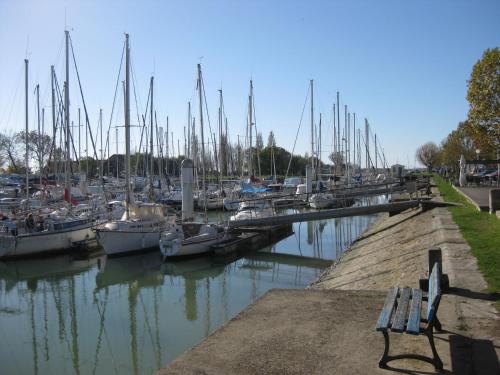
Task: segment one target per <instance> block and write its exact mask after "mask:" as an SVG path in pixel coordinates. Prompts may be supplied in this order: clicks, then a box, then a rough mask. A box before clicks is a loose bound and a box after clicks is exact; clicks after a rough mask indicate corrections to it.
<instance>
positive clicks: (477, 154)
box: [476, 148, 481, 160]
mask: <svg viewBox="0 0 500 375" xmlns="http://www.w3.org/2000/svg"><path fill="white" fill-rule="evenodd" d="M480 152H481V150H480V149H478V148H476V160H479V153H480Z"/></svg>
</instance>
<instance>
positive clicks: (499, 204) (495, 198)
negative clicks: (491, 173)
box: [489, 189, 500, 214]
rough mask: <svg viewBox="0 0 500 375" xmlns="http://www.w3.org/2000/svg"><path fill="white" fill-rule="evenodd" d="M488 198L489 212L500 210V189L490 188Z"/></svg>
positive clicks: (493, 212)
mask: <svg viewBox="0 0 500 375" xmlns="http://www.w3.org/2000/svg"><path fill="white" fill-rule="evenodd" d="M489 199H490V200H489V205H490V213H491V214H495V213H496V212H497V211H500V189H491V190H490V196H489Z"/></svg>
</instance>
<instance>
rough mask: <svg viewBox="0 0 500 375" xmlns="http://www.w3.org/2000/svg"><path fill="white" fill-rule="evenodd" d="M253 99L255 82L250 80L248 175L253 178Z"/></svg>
mask: <svg viewBox="0 0 500 375" xmlns="http://www.w3.org/2000/svg"><path fill="white" fill-rule="evenodd" d="M252 98H253V82H252V80H250V95H248V119H249V120H248V126H249V132H248V133H249V134H248V136H249V140H250V147H249V148H248V155H249V156H248V159H249V160H248V173H249V175H250V176H253V155H252V125H253V116H252V115H253V110H252V108H253V104H252Z"/></svg>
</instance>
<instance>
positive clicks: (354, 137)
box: [352, 113, 356, 171]
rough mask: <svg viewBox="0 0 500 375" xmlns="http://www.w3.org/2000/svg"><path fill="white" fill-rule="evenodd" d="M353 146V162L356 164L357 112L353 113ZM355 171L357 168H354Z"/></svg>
mask: <svg viewBox="0 0 500 375" xmlns="http://www.w3.org/2000/svg"><path fill="white" fill-rule="evenodd" d="M352 137H353V138H352V146H353V149H354V153H353V154H352V164H356V113H353V125H352ZM353 170H354V171H355V169H354V168H353Z"/></svg>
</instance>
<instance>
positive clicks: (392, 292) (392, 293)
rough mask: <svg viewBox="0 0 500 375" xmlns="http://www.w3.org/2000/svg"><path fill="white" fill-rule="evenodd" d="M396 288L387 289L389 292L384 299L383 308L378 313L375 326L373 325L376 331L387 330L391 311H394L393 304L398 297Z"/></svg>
mask: <svg viewBox="0 0 500 375" xmlns="http://www.w3.org/2000/svg"><path fill="white" fill-rule="evenodd" d="M398 290H399V288H391V289H389V293H388V294H387V297H386V299H385V303H384V308H383V309H382V312H381V313H380V317H379V318H378V322H377V326H376V327H375V329H376V330H377V331H387V328H388V327H389V323H390V322H391V317H392V312H393V311H394V306H395V304H396V298H397V297H398Z"/></svg>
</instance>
